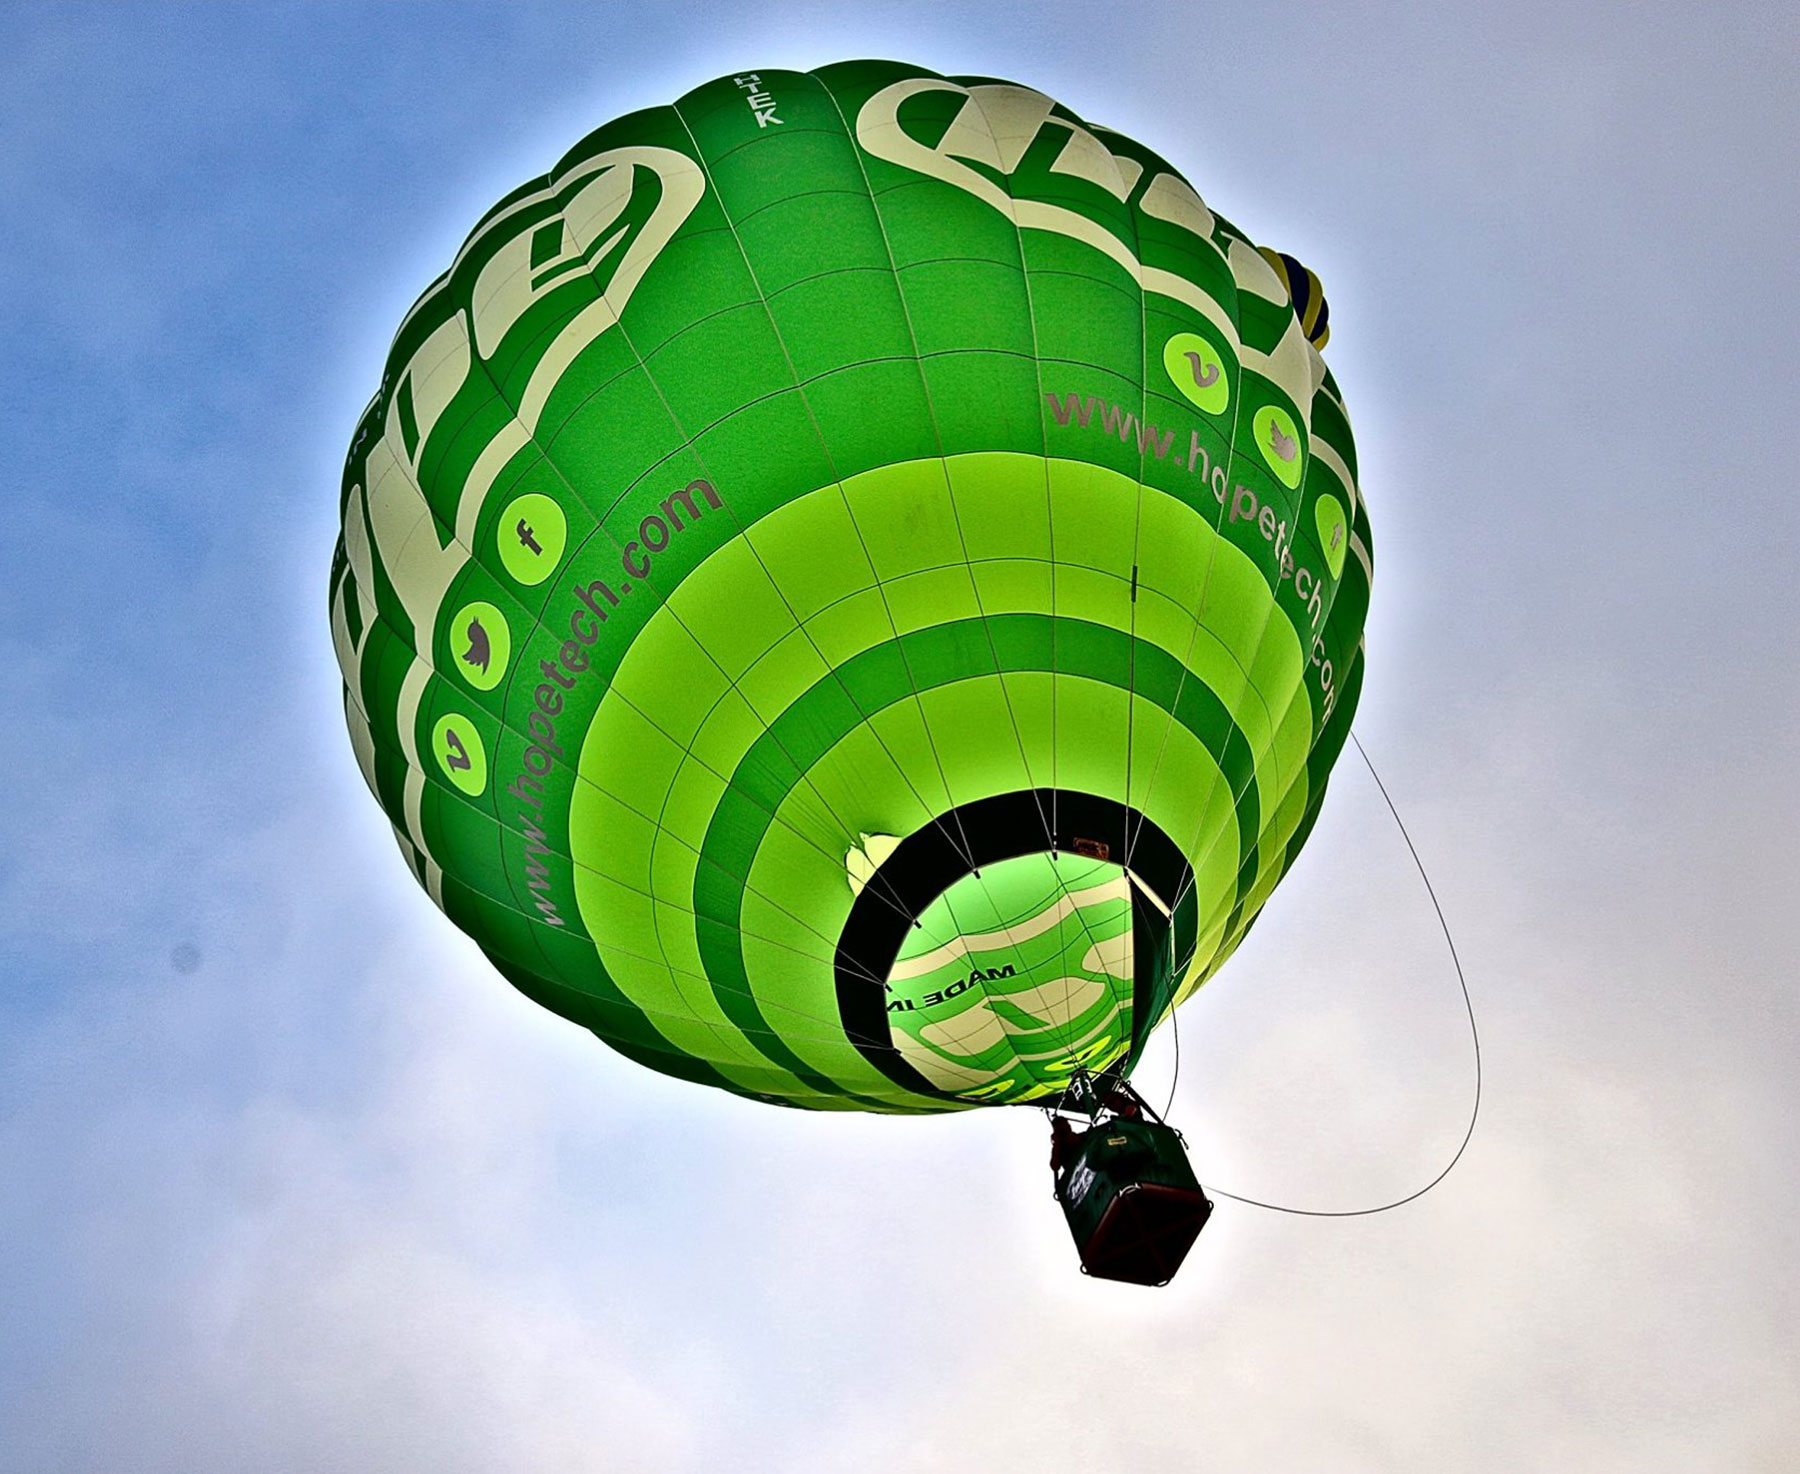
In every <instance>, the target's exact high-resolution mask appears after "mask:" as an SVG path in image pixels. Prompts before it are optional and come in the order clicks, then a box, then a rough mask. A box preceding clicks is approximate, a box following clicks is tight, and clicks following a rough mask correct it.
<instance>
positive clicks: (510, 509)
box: [494, 491, 569, 588]
mask: <svg viewBox="0 0 1800 1474" xmlns="http://www.w3.org/2000/svg"><path fill="white" fill-rule="evenodd" d="M494 539H495V543H496V545H497V546H498V548H499V550H500V563H501V566H502V567H504V568H505V569H506V571H507V572H508V573H509V574H511V575H512V577H513V578H515V579H517V580H518V581H519V582H520V583H522V584H524V585H525V586H526V587H527V588H529V587H531V586H532V585H533V584H540V583H542V582H543V581H544V580H545V579H547V578H548V577H549V576H550V575H551V574H552V573H554V572H556V565H557V564H558V563H560V562H562V555H563V547H564V546H565V545H566V544H567V542H568V539H569V521H568V518H566V517H565V516H563V509H562V508H561V507H559V506H558V505H557V504H556V502H555V501H554V500H553V499H551V498H550V497H547V496H545V495H544V494H543V493H542V492H537V491H533V492H527V493H526V494H525V495H524V496H521V497H515V498H514V499H513V501H512V502H511V503H510V504H509V505H508V506H507V509H506V510H505V511H504V512H502V513H501V514H500V522H499V525H498V526H497V527H496V528H495V529H494Z"/></svg>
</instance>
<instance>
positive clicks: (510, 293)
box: [330, 61, 1371, 1112]
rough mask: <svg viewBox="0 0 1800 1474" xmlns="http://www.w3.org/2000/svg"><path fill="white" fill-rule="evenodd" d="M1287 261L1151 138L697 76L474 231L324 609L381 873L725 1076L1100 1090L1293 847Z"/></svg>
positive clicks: (1303, 482) (1325, 465)
mask: <svg viewBox="0 0 1800 1474" xmlns="http://www.w3.org/2000/svg"><path fill="white" fill-rule="evenodd" d="M1355 467H1356V456H1355V448H1354V445H1353V443H1352V440H1351V435H1350V429H1349V421H1348V419H1347V417H1346V415H1345V412H1344V409H1343V404H1342V400H1341V397H1340V395H1339V392H1338V389H1337V386H1336V384H1335V382H1334V381H1333V379H1332V377H1331V375H1330V373H1329V372H1328V371H1327V370H1326V368H1325V365H1324V363H1323V360H1322V359H1321V358H1320V356H1319V354H1318V352H1317V350H1316V349H1315V348H1314V346H1313V344H1312V343H1310V342H1309V341H1308V339H1307V336H1306V333H1305V331H1304V330H1303V327H1302V324H1301V322H1300V321H1299V320H1298V318H1297V317H1296V314H1295V311H1294V308H1293V304H1292V302H1291V301H1290V300H1289V296H1288V291H1287V288H1286V287H1285V285H1284V284H1283V279H1282V277H1280V276H1278V275H1277V274H1276V273H1275V271H1274V270H1272V269H1271V267H1270V265H1269V263H1268V261H1266V260H1265V259H1264V257H1263V256H1262V255H1261V254H1259V252H1258V251H1257V249H1256V248H1255V247H1254V246H1253V245H1252V243H1251V242H1250V241H1249V240H1248V238H1246V237H1245V236H1244V235H1243V234H1242V233H1241V232H1240V231H1238V230H1237V229H1236V228H1235V227H1234V226H1232V225H1231V224H1229V223H1228V222H1227V221H1226V220H1224V219H1223V218H1222V217H1220V216H1218V215H1216V214H1215V213H1214V212H1213V211H1212V210H1211V209H1210V208H1209V207H1208V206H1207V205H1206V204H1205V203H1203V202H1202V200H1201V198H1200V196H1199V195H1198V194H1197V193H1196V192H1195V191H1194V189H1193V188H1192V187H1191V186H1190V185H1189V184H1188V182H1187V181H1186V180H1185V179H1183V178H1182V176H1181V175H1180V174H1178V173H1177V172H1176V171H1175V170H1174V169H1173V168H1172V167H1171V166H1170V165H1169V164H1168V163H1166V162H1165V161H1163V160H1162V159H1160V158H1159V157H1157V156H1156V155H1155V154H1153V153H1151V152H1150V151H1149V150H1148V149H1146V148H1144V147H1142V146H1141V145H1139V144H1137V143H1134V142H1133V141H1131V140H1130V139H1127V138H1123V137H1121V136H1120V135H1118V134H1116V133H1112V132H1110V131H1107V130H1104V129H1100V128H1096V127H1094V126H1091V125H1088V124H1085V123H1083V122H1082V121H1081V119H1079V118H1078V117H1077V116H1076V115H1075V114H1073V113H1071V112H1070V111H1068V110H1067V109H1066V108H1063V107H1061V106H1060V105H1058V104H1056V103H1055V102H1053V101H1052V100H1051V99H1049V98H1047V97H1045V96H1043V95H1042V94H1040V93H1037V92H1034V91H1031V90H1030V89H1028V88H1024V87H1018V86H1014V85H1011V84H1007V83H1000V82H995V81H991V80H986V79H961V80H958V79H954V78H944V77H939V76H936V75H934V74H932V73H929V72H925V71H921V70H919V69H918V68H914V67H908V66H903V65H900V64H897V63H892V62H874V61H869V62H848V63H844V64H841V65H836V66H829V67H824V68H821V69H820V70H818V71H816V72H812V73H798V72H779V71H764V72H755V73H740V74H737V75H735V76H732V77H724V78H720V79H719V80H717V81H714V82H710V83H708V84H706V85H705V86H703V87H699V88H696V89H695V90H694V91H692V92H690V93H689V94H687V95H686V96H685V97H683V98H681V99H680V100H679V101H678V102H677V103H675V104H674V105H672V106H669V107H661V108H652V109H649V110H647V111H644V112H640V113H635V114H632V115H631V116H629V117H627V118H623V119H620V120H618V121H617V122H614V123H611V124H608V125H607V126H605V127H603V128H601V129H599V130H598V131H597V132H595V133H593V134H592V135H590V136H589V137H588V138H586V139H584V140H583V141H582V142H581V143H580V144H579V145H577V146H576V147H575V148H574V149H573V150H572V151H571V152H570V153H569V154H568V155H567V157H565V158H564V159H563V160H562V161H561V162H560V163H559V164H558V165H557V166H556V168H555V169H553V170H552V171H551V172H550V173H549V174H547V175H545V176H544V177H542V178H540V179H536V180H533V181H531V182H530V183H529V184H527V185H525V186H523V187H522V188H520V189H518V190H515V191H514V192H513V193H512V194H510V195H509V196H508V197H507V198H506V199H505V200H504V201H502V202H501V203H500V204H499V205H498V206H496V207H495V208H494V209H493V210H492V211H490V212H489V213H488V215H487V216H486V217H485V218H484V219H483V221H482V222H481V224H480V225H479V226H478V227H477V228H476V230H475V232H474V234H473V235H471V236H470V237H469V239H468V241H467V242H466V244H465V245H464V246H463V248H462V250H461V252H460V253H459V254H458V256H457V258H456V260H455V262H454V263H453V264H452V265H451V267H450V269H449V271H448V272H447V273H446V274H445V275H444V276H443V277H442V278H441V279H440V280H439V281H438V282H437V283H436V284H435V285H433V286H432V288H431V289H430V290H429V291H428V292H427V293H426V294H425V296H424V297H422V298H421V299H420V301H419V302H418V304H417V305H416V306H415V307H414V308H413V310H412V312H411V313H410V314H408V316H407V318H406V320H405V321H404V323H403V324H402V326H401V328H400V332H399V335H398V337H397V338H396V340H395V343H394V347H393V349H392V351H391V353H390V356H389V359H388V363H387V369H386V373H385V375H384V377H383V380H382V384H381V389H380V392H379V393H378V394H377V395H376V397H375V400H374V402H373V403H372V404H371V406H370V408H369V410H368V412H367V413H366V415H365V416H364V418H363V421H362V423H361V424H360V426H359V428H358V430H357V433H356V436H355V438H354V440H353V442H352V445H351V449H350V455H349V459H348V462H347V465H346V469H345V475H344V486H343V496H342V519H343V535H342V539H341V541H340V544H339V547H338V551H337V556H336V558H335V560H334V564H333V569H332V576H331V587H330V605H331V621H332V629H333V634H334V636H335V639H336V645H337V651H338V656H339V661H340V663H341V665H342V668H343V673H344V681H345V688H346V699H345V709H346V713H347V717H348V720H349V725H350V730H351V737H352V742H353V745H354V747H355V750H356V754H357V757H358V759H359V761H360V763H361V765H362V768H363V772H364V775H365V777H366V778H367V779H368V782H369V785H370V787H371V789H372V790H373V791H374V793H375V795H376V797H377V799H378V800H379V801H380V803H381V804H382V806H383V808H384V809H385V810H386V811H387V813H388V815H389V816H390V817H391V818H392V820H393V822H394V826H395V830H396V833H397V835H398V836H399V839H400V844H401V848H402V850H403V852H404V854H405V856H406V858H407V862H408V864H409V865H410V866H411V868H412V869H413V871H414V874H415V875H416V876H417V877H418V879H419V880H420V882H421V883H422V884H423V885H424V887H425V888H426V890H427V891H428V892H429V894H430V895H431V897H432V899H433V900H434V901H435V902H437V904H438V905H440V906H441V907H442V908H443V909H444V911H445V912H446V913H447V914H448V915H449V916H450V918H451V919H452V920H453V921H454V922H455V923H456V924H457V925H458V926H460V927H461V928H462V929H463V930H465V931H466V932H467V933H468V934H469V935H470V936H471V937H473V938H474V939H475V940H476V941H477V942H478V943H479V944H480V946H481V947H482V949H483V950H484V951H485V952H486V954H487V955H488V957H489V958H491V959H492V961H493V963H494V965H495V966H496V968H497V969H498V970H499V971H500V972H501V973H502V974H503V975H504V976H506V977H507V978H508V979H510V980H511V981H512V982H513V983H514V984H515V985H516V986H517V987H518V988H520V989H521V990H522V991H523V992H525V993H526V994H527V995H529V996H530V997H532V998H533V999H535V1000H537V1001H538V1002H540V1003H542V1004H543V1005H545V1006H547V1007H549V1008H552V1009H555V1010H556V1011H557V1012H559V1013H561V1014H563V1015H565V1016H566V1017H568V1018H570V1019H572V1020H574V1021H575V1022H577V1023H579V1024H581V1025H583V1026H584V1027H586V1028H589V1029H591V1030H592V1031H593V1032H594V1033H595V1034H597V1035H598V1036H599V1037H600V1038H601V1039H603V1040H605V1041H606V1042H607V1043H608V1044H610V1045H612V1046H613V1047H614V1048H616V1049H618V1050H620V1051H621V1052H623V1053H624V1054H626V1055H628V1056H630V1057H631V1058H633V1059H635V1060H638V1061H640V1062H641V1063H643V1064H645V1065H648V1066H649V1067H651V1068H653V1069H657V1070H661V1071H664V1072H666V1073H669V1074H672V1075H677V1076H680V1077H683V1078H686V1079H689V1080H694V1081H697V1082H701V1083H704V1084H708V1085H712V1086H716V1087H719V1088H722V1089H725V1090H729V1091H732V1092H735V1093H737V1094H740V1095H744V1096H748V1097H752V1098H755V1099H759V1100H766V1101H771V1102H778V1103H783V1104H790V1105H799V1106H807V1107H816V1108H828V1109H854V1110H882V1111H898V1112H928V1111H942V1110H950V1109H958V1108H963V1107H967V1106H973V1105H981V1104H1003V1103H1010V1102H1020V1101H1032V1100H1042V1099H1044V1098H1046V1097H1048V1096H1052V1095H1054V1094H1055V1093H1057V1092H1058V1091H1060V1090H1061V1089H1062V1087H1063V1084H1064V1082H1066V1081H1067V1080H1068V1079H1069V1077H1070V1075H1071V1074H1072V1073H1073V1072H1074V1071H1076V1070H1078V1069H1087V1070H1095V1071H1097V1070H1100V1069H1103V1068H1117V1069H1119V1070H1122V1071H1129V1069H1130V1068H1131V1067H1132V1065H1133V1064H1134V1063H1135V1062H1136V1060H1137V1058H1138V1056H1139V1055H1140V1054H1141V1052H1142V1050H1143V1048H1144V1045H1145V1042H1146V1040H1147V1039H1148V1038H1149V1036H1150V1034H1151V1033H1152V1031H1153V1030H1154V1029H1155V1028H1156V1027H1157V1025H1158V1024H1160V1023H1161V1022H1162V1021H1163V1020H1165V1019H1166V1018H1167V1017H1168V1015H1169V1013H1170V1012H1171V1010H1173V1009H1174V1008H1175V1007H1176V1006H1177V1005H1178V1004H1179V1003H1180V1002H1181V1001H1182V1000H1183V999H1185V998H1186V997H1188V996H1189V995H1190V994H1191V993H1192V992H1193V991H1194V990H1195V989H1196V988H1197V987H1199V986H1200V985H1201V984H1202V983H1203V982H1204V981H1205V980H1206V979H1207V978H1209V977H1211V976H1212V975H1213V974H1214V972H1216V971H1217V969H1218V968H1219V967H1220V966H1221V964H1222V963H1223V962H1224V961H1225V960H1226V959H1227V958H1228V957H1229V956H1230V955H1231V952H1232V951H1233V949H1234V948H1235V947H1236V946H1237V945H1238V943H1239V942H1240V941H1241V940H1242V938H1243V936H1244V934H1245V933H1246V931H1247V930H1248V929H1249V927H1250V926H1251V925H1252V924H1253V922H1254V921H1255V919H1256V917H1257V916H1258V915H1259V914H1260V912H1261V909H1262V907H1263V904H1264V903H1265V902H1266V901H1267V899H1268V897H1269V895H1270V893H1271V892H1272V891H1273V889H1274V887H1275V885H1276V884H1277V882H1279V880H1280V879H1281V877H1282V875H1283V874H1284V873H1285V872H1286V870H1287V868H1288V867H1289V865H1291V864H1292V862H1293V859H1294V857H1295V855H1296V854H1297V853H1298V852H1299V849H1300V847H1301V845H1302V844H1303V843H1304V841H1305V838H1306V836H1307V834H1308V832H1309V831H1310V829H1311V826H1312V823H1313V821H1314V817H1315V816H1316V814H1317V812H1318V809H1319V805H1320V802H1321V800H1322V799H1323V796H1324V793H1325V789H1326V782H1327V778H1328V776H1329V773H1330V770H1331V767H1332V764H1333V762H1334V761H1335V759H1336V757H1337V755H1338V753H1339V750H1340V749H1341V747H1342V744H1343V742H1344V740H1345V736H1346V734H1347V732H1348V729H1349V724H1350V720H1351V716H1352V713H1353V710H1354V707H1355V704H1356V698H1357V693H1358V691H1359V689H1360V685H1361V679H1362V668H1363V663H1362V625H1363V619H1364V615H1365V612H1366V610H1367V607H1368V597H1369V579H1370V568H1371V563H1370V551H1369V549H1370V540H1369V528H1368V521H1367V516H1366V513H1365V510H1364V506H1363V502H1362V498H1361V496H1360V495H1359V493H1358V490H1357V487H1356V471H1355Z"/></svg>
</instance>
